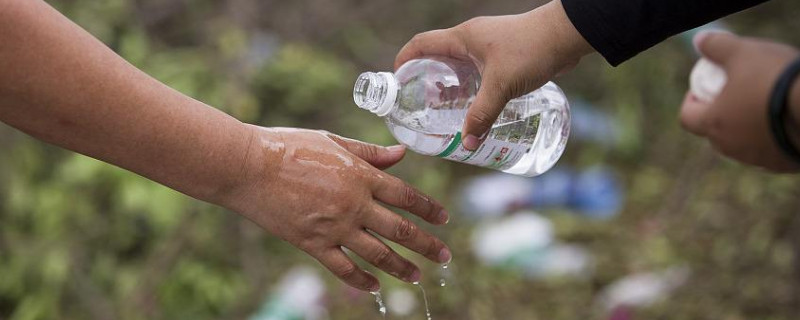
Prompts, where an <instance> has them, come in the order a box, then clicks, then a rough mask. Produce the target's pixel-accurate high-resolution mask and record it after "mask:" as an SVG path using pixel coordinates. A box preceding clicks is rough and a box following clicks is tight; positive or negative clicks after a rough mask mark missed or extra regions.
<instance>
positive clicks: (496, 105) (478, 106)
mask: <svg viewBox="0 0 800 320" xmlns="http://www.w3.org/2000/svg"><path fill="white" fill-rule="evenodd" d="M509 89H510V88H509V86H508V84H507V83H506V82H504V81H503V79H502V77H500V76H498V75H497V72H496V71H495V70H493V69H491V68H488V67H487V69H486V71H485V74H484V76H483V83H482V84H481V88H480V90H479V91H478V95H477V96H476V97H475V102H474V103H473V104H472V106H471V107H470V108H469V110H467V118H466V119H465V121H464V130H463V132H464V134H463V136H464V140H463V142H462V144H463V145H464V148H466V149H467V150H476V149H478V147H479V146H480V144H481V141H480V139H481V138H482V137H484V136H485V135H486V133H487V132H488V131H489V129H491V127H492V124H494V122H495V121H496V120H497V117H498V116H499V115H500V113H501V112H502V111H503V108H505V106H506V104H507V103H508V101H509V100H510V98H509V97H510V94H509Z"/></svg>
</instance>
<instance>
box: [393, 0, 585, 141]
mask: <svg viewBox="0 0 800 320" xmlns="http://www.w3.org/2000/svg"><path fill="white" fill-rule="evenodd" d="M592 51H593V49H592V48H591V46H589V44H588V43H587V42H586V40H584V39H583V37H582V36H581V35H580V33H578V31H577V30H576V29H575V27H574V26H573V25H572V23H571V22H570V21H569V18H568V17H567V15H566V13H565V12H564V8H563V7H562V5H561V1H559V0H554V1H551V2H550V3H548V4H546V5H544V6H542V7H539V8H537V9H535V10H533V11H531V12H528V13H525V14H520V15H512V16H499V17H481V18H475V19H472V20H470V21H467V22H466V23H463V24H461V25H458V26H456V27H454V28H450V29H445V30H436V31H430V32H426V33H422V34H418V35H416V36H415V37H414V38H413V39H412V40H411V41H410V42H409V43H408V44H406V45H405V47H403V49H402V50H401V51H400V53H399V54H398V55H397V59H396V60H395V69H397V68H399V67H400V66H402V65H403V64H404V63H406V62H407V61H409V60H412V59H415V58H420V57H423V56H433V55H443V56H449V57H454V58H458V59H463V60H472V61H473V62H475V64H476V65H477V66H478V69H479V70H480V72H481V75H482V78H483V79H482V84H481V88H480V90H479V92H478V94H477V97H476V98H475V102H474V104H473V105H472V107H470V109H469V111H468V113H467V118H466V121H465V123H464V128H463V132H464V133H465V134H464V137H465V138H464V147H466V148H467V149H469V150H476V149H477V148H478V147H479V146H480V143H481V142H480V137H483V136H484V135H485V134H486V133H487V132H488V131H489V129H490V128H491V127H492V124H493V123H494V122H495V120H496V119H497V117H498V116H499V115H500V112H502V110H503V108H504V107H505V105H506V104H507V103H508V101H510V100H511V99H514V98H517V97H520V96H522V95H525V94H527V93H529V92H531V91H534V90H536V89H538V88H540V87H541V86H542V85H544V84H545V83H546V82H547V81H549V80H550V79H551V78H553V77H555V76H556V75H558V74H560V73H563V72H566V71H568V70H570V69H571V68H572V67H574V66H575V65H577V64H578V61H579V60H580V58H581V57H582V56H584V55H586V54H589V53H591V52H592Z"/></svg>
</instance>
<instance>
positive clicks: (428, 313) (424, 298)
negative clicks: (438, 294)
mask: <svg viewBox="0 0 800 320" xmlns="http://www.w3.org/2000/svg"><path fill="white" fill-rule="evenodd" d="M412 284H413V285H416V286H417V287H419V289H420V290H422V300H423V301H425V316H427V317H428V320H431V319H432V318H431V309H430V308H429V307H428V295H427V294H425V288H423V287H422V285H421V284H420V283H419V281H417V282H414V283H412Z"/></svg>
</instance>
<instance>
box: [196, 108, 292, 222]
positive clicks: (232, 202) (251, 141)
mask: <svg viewBox="0 0 800 320" xmlns="http://www.w3.org/2000/svg"><path fill="white" fill-rule="evenodd" d="M242 129H243V130H244V131H246V136H247V137H248V138H247V139H248V142H247V144H246V145H247V147H246V149H245V150H243V151H242V152H240V154H241V157H240V158H239V160H238V161H237V163H236V166H237V170H236V172H237V174H235V175H234V176H232V177H230V179H225V182H224V183H222V184H221V185H220V187H219V188H218V189H217V191H216V193H215V194H214V196H213V201H212V202H214V203H217V204H219V205H221V206H223V207H225V208H227V209H230V210H233V211H235V212H238V213H243V212H246V211H248V210H247V208H246V205H247V204H248V200H247V199H248V198H250V196H251V195H252V193H253V192H254V191H256V190H258V189H261V188H263V187H264V186H265V185H266V184H267V183H268V182H269V181H270V180H273V177H274V176H275V175H277V174H278V172H279V171H280V166H281V164H282V162H283V153H284V151H285V144H284V141H283V137H282V135H281V134H280V131H278V130H272V129H268V128H263V127H259V126H255V125H250V124H244V123H243V124H242Z"/></svg>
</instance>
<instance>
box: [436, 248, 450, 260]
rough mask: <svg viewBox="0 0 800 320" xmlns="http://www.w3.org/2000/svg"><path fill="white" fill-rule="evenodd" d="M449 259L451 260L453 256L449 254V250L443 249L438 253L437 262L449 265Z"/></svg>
mask: <svg viewBox="0 0 800 320" xmlns="http://www.w3.org/2000/svg"><path fill="white" fill-rule="evenodd" d="M451 259H453V255H451V254H450V250H448V249H447V248H444V249H442V251H439V262H441V263H449V262H450V260H451Z"/></svg>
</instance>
